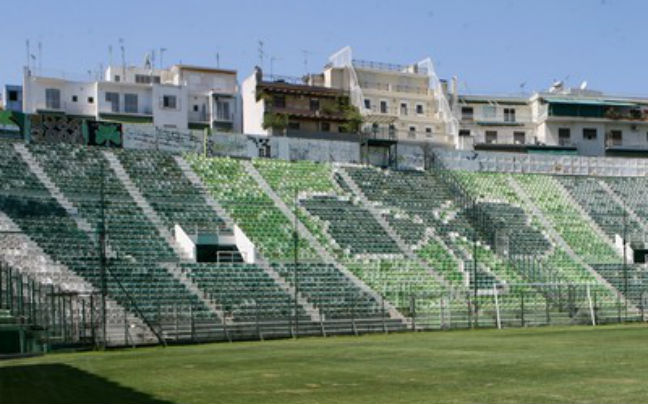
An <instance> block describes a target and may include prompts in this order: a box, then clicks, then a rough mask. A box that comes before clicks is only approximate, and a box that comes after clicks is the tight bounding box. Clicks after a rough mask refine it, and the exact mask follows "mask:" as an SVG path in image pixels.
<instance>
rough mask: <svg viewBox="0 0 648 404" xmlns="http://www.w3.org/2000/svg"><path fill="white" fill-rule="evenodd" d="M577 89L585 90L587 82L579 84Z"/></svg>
mask: <svg viewBox="0 0 648 404" xmlns="http://www.w3.org/2000/svg"><path fill="white" fill-rule="evenodd" d="M578 88H580V89H581V90H585V89H586V88H587V80H583V82H582V83H581V84H580V86H579V87H578Z"/></svg>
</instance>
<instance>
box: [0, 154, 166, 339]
mask: <svg viewBox="0 0 648 404" xmlns="http://www.w3.org/2000/svg"><path fill="white" fill-rule="evenodd" d="M1 146H2V147H1V149H0V151H2V154H3V156H2V159H1V160H2V163H4V164H5V165H6V166H5V167H4V168H8V170H3V177H4V179H5V180H8V179H9V178H11V177H14V178H16V179H17V178H20V180H19V181H20V183H21V184H22V186H23V187H24V189H23V190H19V189H16V188H13V189H12V191H22V192H26V193H29V194H32V195H34V194H39V196H38V197H37V198H38V199H44V201H47V200H48V199H49V202H48V203H52V204H58V205H59V206H61V207H62V208H64V209H65V211H66V212H67V213H68V215H69V217H71V218H73V219H74V220H75V222H76V226H77V227H78V229H80V230H82V231H83V232H84V233H86V234H87V235H88V237H89V240H92V235H91V234H89V232H88V230H89V229H90V225H89V224H88V223H87V221H85V220H84V219H83V218H80V217H78V215H77V214H76V212H77V211H76V208H74V206H73V205H72V203H71V202H70V201H69V200H68V199H67V198H66V197H65V196H64V195H63V193H62V192H61V191H60V190H59V189H58V187H57V186H56V185H55V184H54V183H53V182H52V181H51V180H49V178H48V177H47V175H46V174H45V172H44V171H43V169H42V167H41V166H40V165H39V164H38V163H37V162H36V161H35V160H34V159H33V157H32V156H31V154H30V153H29V151H28V150H27V149H26V148H25V147H24V145H23V144H20V143H16V144H14V147H13V148H14V150H15V154H14V150H10V145H6V144H5V145H1ZM2 163H0V164H2ZM25 170H27V172H31V173H32V174H33V175H34V178H33V179H29V174H27V172H26V171H25ZM12 173H13V174H12ZM27 179H29V181H27ZM41 187H42V188H41ZM24 219H25V220H27V218H24ZM26 223H28V222H26ZM34 224H37V223H34ZM0 226H2V227H3V228H6V229H7V230H15V231H21V232H24V233H25V234H17V235H7V236H5V238H4V239H5V240H6V239H7V238H10V239H11V238H12V239H13V240H14V242H15V243H14V246H15V248H14V249H4V251H3V258H4V260H6V261H5V262H7V263H9V264H11V266H12V267H14V268H16V269H18V270H19V271H21V272H22V273H25V274H26V275H28V276H33V277H34V279H36V280H37V281H38V282H40V283H42V284H56V285H58V286H61V287H63V288H64V290H70V291H72V292H76V293H80V294H84V293H98V289H97V288H96V287H95V286H94V285H92V284H91V283H89V282H87V281H86V280H85V279H84V278H83V277H81V276H79V275H77V273H75V272H74V271H72V270H70V269H69V267H68V266H67V265H65V264H64V263H63V262H61V261H59V260H56V259H55V257H52V256H51V255H50V253H47V252H45V251H44V250H43V249H42V248H41V246H40V245H39V244H38V243H37V242H36V241H35V240H34V239H33V238H32V237H33V236H31V237H30V236H28V235H29V234H30V230H29V229H25V228H21V227H20V225H19V224H18V223H16V222H15V221H13V220H12V219H11V218H10V217H9V216H8V215H7V214H5V213H2V212H0ZM52 237H54V238H56V237H57V235H56V234H52ZM46 238H48V237H46ZM68 247H69V246H66V248H68ZM124 316H125V317H124ZM124 324H129V328H130V329H131V331H132V332H131V337H132V339H131V341H127V338H126V336H125V332H124ZM106 339H107V343H108V344H110V345H126V344H130V343H136V344H147V343H153V342H156V341H157V339H156V337H155V336H154V334H153V333H152V332H151V330H150V328H149V327H148V326H147V325H146V324H145V323H144V322H143V321H142V319H140V318H139V317H137V316H136V315H134V314H133V313H130V312H128V311H127V310H125V308H124V307H123V306H121V305H120V304H119V303H117V301H115V300H113V299H111V298H108V299H107V336H106Z"/></svg>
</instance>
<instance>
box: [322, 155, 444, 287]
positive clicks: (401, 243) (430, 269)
mask: <svg viewBox="0 0 648 404" xmlns="http://www.w3.org/2000/svg"><path fill="white" fill-rule="evenodd" d="M334 172H335V173H337V174H339V175H340V177H341V178H342V179H343V180H344V182H345V183H346V184H347V185H348V186H349V189H350V190H351V191H352V192H353V193H355V195H357V196H358V197H359V198H360V201H361V202H362V204H363V205H364V207H365V208H367V210H368V211H369V213H371V215H372V216H373V217H374V219H375V220H376V221H377V222H378V223H379V224H380V226H381V227H382V228H383V230H385V232H386V233H387V234H388V235H389V237H391V239H392V240H394V242H395V243H396V245H398V247H399V248H400V250H401V251H402V253H403V254H405V256H406V257H408V258H409V259H411V260H412V261H414V262H416V263H418V264H419V265H420V266H422V267H423V268H425V269H426V270H427V271H428V272H429V273H430V274H431V275H433V276H434V277H435V278H436V280H437V281H438V282H439V283H440V284H441V285H442V286H444V287H448V286H449V285H448V282H446V280H445V279H444V278H443V277H442V276H441V275H439V273H438V272H437V271H436V270H435V269H434V268H433V267H431V266H429V265H428V264H427V262H425V261H423V260H422V259H421V258H420V257H419V256H418V255H416V254H415V253H414V252H413V251H412V249H411V248H410V246H408V245H407V244H406V243H405V241H404V240H403V239H402V238H401V237H400V236H399V235H398V234H397V233H396V232H395V231H394V229H393V228H392V227H391V225H390V224H389V223H388V222H387V220H385V218H384V217H383V216H382V215H381V214H380V213H379V212H378V210H377V209H376V207H375V205H374V204H373V203H371V202H370V201H369V199H367V196H366V195H365V194H364V192H362V190H361V189H360V187H358V185H357V184H356V183H355V181H354V180H353V178H351V177H350V176H349V174H348V173H347V172H346V171H345V170H344V168H343V167H338V168H337V169H336V170H334Z"/></svg>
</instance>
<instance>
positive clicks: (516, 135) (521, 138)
mask: <svg viewBox="0 0 648 404" xmlns="http://www.w3.org/2000/svg"><path fill="white" fill-rule="evenodd" d="M513 143H515V144H524V143H526V136H525V133H524V132H513Z"/></svg>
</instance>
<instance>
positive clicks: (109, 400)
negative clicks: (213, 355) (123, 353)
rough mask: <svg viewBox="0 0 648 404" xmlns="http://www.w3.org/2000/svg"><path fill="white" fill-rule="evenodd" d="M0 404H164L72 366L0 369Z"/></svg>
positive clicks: (53, 365)
mask: <svg viewBox="0 0 648 404" xmlns="http://www.w3.org/2000/svg"><path fill="white" fill-rule="evenodd" d="M0 403H3V404H4V403H16V404H20V403H53V404H55V403H70V404H75V403H79V404H94V403H97V404H113V403H120V404H121V403H151V404H168V403H169V402H168V401H162V400H158V399H156V398H154V397H152V396H150V395H148V394H145V393H142V392H139V391H136V390H133V389H131V388H129V387H125V386H121V385H119V384H117V383H115V382H111V381H109V380H106V379H104V378H102V377H99V376H96V375H94V374H92V373H88V372H85V371H83V370H79V369H77V368H74V367H72V366H68V365H61V364H51V365H30V366H9V367H2V368H0Z"/></svg>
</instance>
